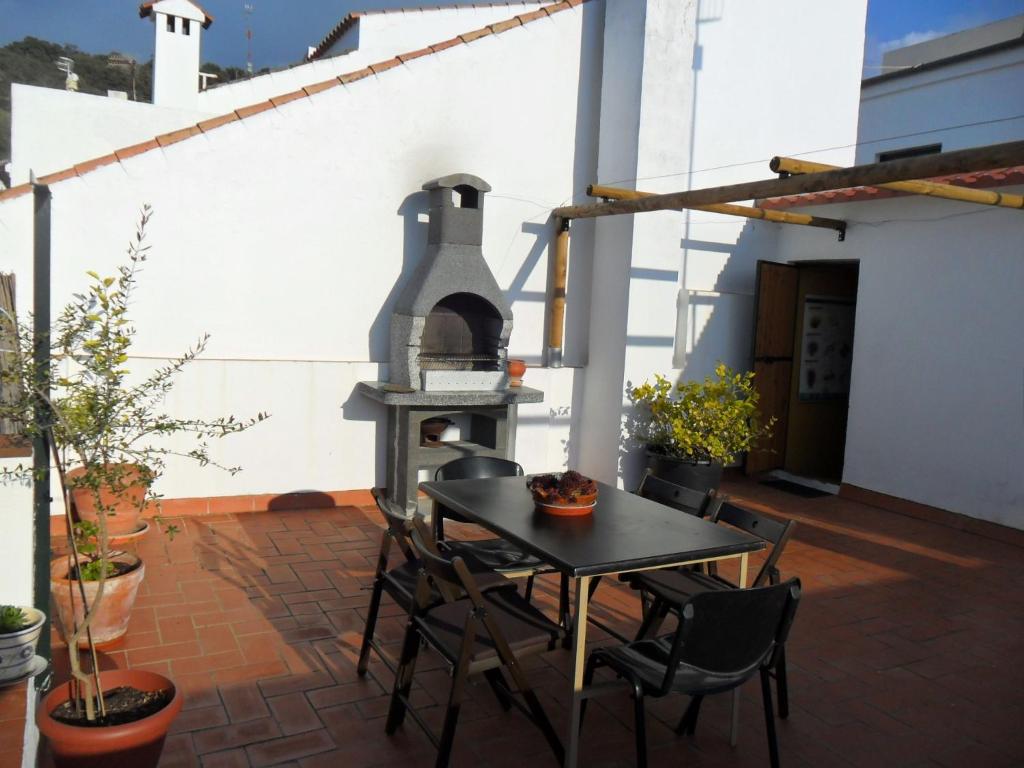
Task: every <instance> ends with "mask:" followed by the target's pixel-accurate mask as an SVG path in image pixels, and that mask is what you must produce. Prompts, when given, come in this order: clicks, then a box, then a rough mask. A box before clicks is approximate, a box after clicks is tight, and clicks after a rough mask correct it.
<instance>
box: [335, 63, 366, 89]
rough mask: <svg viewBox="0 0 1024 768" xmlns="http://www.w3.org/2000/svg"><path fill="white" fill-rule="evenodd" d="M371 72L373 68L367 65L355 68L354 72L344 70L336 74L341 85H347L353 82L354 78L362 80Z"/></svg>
mask: <svg viewBox="0 0 1024 768" xmlns="http://www.w3.org/2000/svg"><path fill="white" fill-rule="evenodd" d="M372 74H373V70H372V69H370V68H369V67H363V68H362V69H357V70H356V71H355V72H346V73H345V74H344V75H338V82H339V83H341V84H342V85H348V84H349V83H354V82H355V81H356V80H362V79H363V78H364V77H369V76H370V75H372Z"/></svg>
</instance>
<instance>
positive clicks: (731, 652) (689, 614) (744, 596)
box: [580, 579, 800, 768]
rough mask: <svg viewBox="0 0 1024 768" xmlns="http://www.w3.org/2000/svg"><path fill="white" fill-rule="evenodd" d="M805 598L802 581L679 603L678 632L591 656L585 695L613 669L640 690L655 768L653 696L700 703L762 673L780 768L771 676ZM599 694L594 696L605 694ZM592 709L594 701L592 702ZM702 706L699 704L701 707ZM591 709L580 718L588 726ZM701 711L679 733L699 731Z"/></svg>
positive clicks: (640, 722)
mask: <svg viewBox="0 0 1024 768" xmlns="http://www.w3.org/2000/svg"><path fill="white" fill-rule="evenodd" d="M799 600H800V582H799V580H798V579H790V580H789V581H787V582H786V583H784V584H775V585H772V586H768V587H754V588H751V589H731V590H723V591H719V592H702V593H700V594H695V595H692V596H691V597H689V598H687V599H686V601H685V602H683V603H681V604H677V605H676V606H675V611H676V613H678V615H679V624H678V626H677V627H676V630H675V632H674V633H672V634H671V635H666V636H664V637H661V638H658V639H653V638H647V639H643V640H634V641H632V642H629V643H626V644H624V645H621V646H612V647H606V648H599V649H598V650H596V651H594V652H593V653H591V655H590V658H588V659H587V667H586V670H585V671H584V676H583V684H584V691H585V692H586V690H587V688H588V687H590V686H591V685H592V683H593V680H594V672H595V671H596V670H597V669H598V668H600V667H609V668H611V669H612V670H613V671H614V672H615V673H616V675H618V677H619V678H622V679H624V680H625V681H626V682H627V683H628V684H629V686H630V687H631V688H632V696H633V703H634V715H635V718H636V729H635V733H636V755H637V766H639V768H646V766H647V741H646V734H645V721H646V717H645V711H644V698H645V696H653V697H655V698H660V697H662V696H665V695H667V694H669V693H672V692H675V693H684V694H688V695H690V696H692V697H693V701H696V702H699V701H700V700H701V699H702V698H703V697H704V696H705V695H709V694H714V693H723V692H725V691H730V690H735V689H737V688H738V687H739V686H740V685H742V684H743V683H745V682H746V681H747V680H749V679H750V678H752V677H753V676H754V675H756V674H760V676H761V694H762V700H763V703H764V716H765V728H766V730H767V732H768V751H769V757H770V760H771V765H772V768H778V766H779V749H778V742H777V740H776V736H775V715H774V713H773V712H772V695H771V684H770V682H769V674H770V672H771V670H772V668H773V667H774V666H775V665H776V664H777V663H778V658H779V653H780V649H781V648H782V647H783V644H784V643H785V642H786V637H787V635H788V634H789V630H790V627H791V626H792V624H793V618H794V616H795V615H796V608H797V604H798V602H799ZM598 693H599V690H598V689H594V688H592V689H591V697H593V696H594V695H596V694H598ZM583 703H584V705H585V704H586V699H584V702H583ZM698 707H699V704H698ZM584 713H585V709H584V710H582V711H581V713H580V721H581V723H582V719H583V715H584ZM695 725H696V711H694V712H693V713H692V716H691V712H690V710H687V714H686V715H684V716H683V719H682V720H681V721H680V723H679V726H678V728H677V732H679V733H690V734H692V733H693V728H694V727H695Z"/></svg>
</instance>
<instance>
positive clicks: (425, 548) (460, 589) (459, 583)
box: [409, 518, 483, 608]
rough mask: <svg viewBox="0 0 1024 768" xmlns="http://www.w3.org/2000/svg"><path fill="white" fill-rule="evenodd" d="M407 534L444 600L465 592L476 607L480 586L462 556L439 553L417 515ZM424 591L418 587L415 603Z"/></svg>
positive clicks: (456, 597) (454, 597) (480, 601)
mask: <svg viewBox="0 0 1024 768" xmlns="http://www.w3.org/2000/svg"><path fill="white" fill-rule="evenodd" d="M409 537H410V538H411V539H412V543H413V546H414V547H415V548H416V551H417V552H418V553H419V555H420V559H421V561H422V563H423V567H424V569H425V570H426V572H427V573H428V574H429V575H430V578H431V580H432V581H433V582H434V586H435V587H436V588H437V591H438V592H440V594H441V595H442V597H444V599H445V601H446V602H453V601H454V600H458V599H459V598H460V597H462V596H463V595H468V596H469V598H470V601H471V602H472V603H473V604H474V605H475V606H477V607H480V606H481V605H482V604H483V597H482V594H481V592H480V587H479V586H478V585H477V583H476V580H475V579H474V578H473V575H472V574H471V573H470V572H469V568H467V567H466V564H465V563H463V561H462V558H460V557H451V558H449V557H446V556H445V555H444V554H442V553H441V551H440V550H439V549H438V548H437V547H436V546H435V545H434V543H433V542H432V541H431V540H430V531H429V529H428V528H427V526H426V524H425V523H424V522H423V521H422V519H419V518H417V519H416V521H415V522H414V523H413V526H412V528H411V529H410V531H409ZM426 594H427V593H426V592H425V591H424V590H421V589H418V590H417V602H421V599H422V598H425V597H426ZM420 607H421V608H424V607H426V605H425V604H424V605H421V606H420Z"/></svg>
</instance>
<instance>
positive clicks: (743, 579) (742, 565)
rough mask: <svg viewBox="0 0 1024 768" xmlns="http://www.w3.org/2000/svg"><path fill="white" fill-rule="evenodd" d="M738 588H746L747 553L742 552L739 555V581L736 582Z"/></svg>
mask: <svg viewBox="0 0 1024 768" xmlns="http://www.w3.org/2000/svg"><path fill="white" fill-rule="evenodd" d="M737 583H738V584H739V588H740V589H743V588H744V587H746V586H747V553H746V552H744V553H743V554H742V555H740V580H739V581H738V582H737Z"/></svg>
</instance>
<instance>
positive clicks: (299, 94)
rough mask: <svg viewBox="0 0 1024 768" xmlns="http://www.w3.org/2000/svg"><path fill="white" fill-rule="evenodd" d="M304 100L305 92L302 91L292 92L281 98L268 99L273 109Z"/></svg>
mask: <svg viewBox="0 0 1024 768" xmlns="http://www.w3.org/2000/svg"><path fill="white" fill-rule="evenodd" d="M304 98H306V92H305V91H304V90H301V89H299V90H297V91H292V92H291V93H286V94H283V95H281V96H274V97H273V98H271V99H270V103H271V104H273V105H274V106H275V107H280V106H281V105H282V104H287V103H288V102H289V101H296V100H297V99H304Z"/></svg>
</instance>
